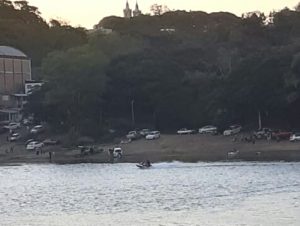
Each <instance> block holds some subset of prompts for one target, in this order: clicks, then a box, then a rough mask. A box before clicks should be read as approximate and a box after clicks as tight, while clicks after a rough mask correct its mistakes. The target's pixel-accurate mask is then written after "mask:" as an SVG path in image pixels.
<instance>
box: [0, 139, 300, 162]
mask: <svg viewBox="0 0 300 226" xmlns="http://www.w3.org/2000/svg"><path fill="white" fill-rule="evenodd" d="M95 146H96V149H97V150H98V149H99V150H100V149H101V148H102V149H103V151H96V153H94V154H88V155H81V154H80V150H79V149H78V148H63V147H61V146H47V147H44V148H43V154H39V155H37V154H36V152H35V151H27V150H26V149H25V146H24V145H23V144H15V143H7V144H2V145H1V146H0V164H1V165H11V164H23V163H37V164H39V163H43V164H44V163H55V164H75V163H110V162H111V158H110V156H109V153H108V149H109V148H112V147H117V146H120V147H121V148H122V149H123V158H122V159H120V160H115V161H114V162H132V163H136V162H140V161H143V160H145V159H150V160H151V161H152V162H165V161H167V162H168V161H182V162H198V161H226V160H243V161H300V142H299V143H292V142H289V141H281V142H276V141H270V142H269V141H266V140H257V141H256V142H255V144H253V143H247V142H242V141H236V142H234V141H233V138H232V137H224V136H211V135H200V134H195V135H162V136H161V138H160V139H157V140H149V141H148V140H145V139H140V140H136V141H132V142H130V143H127V144H106V145H101V144H98V145H95ZM10 147H13V151H12V152H11V150H10ZM233 150H238V151H239V153H238V155H236V156H234V157H233V158H228V152H231V151H233ZM49 152H52V156H51V157H52V159H51V161H50V158H49V157H50V156H49Z"/></svg>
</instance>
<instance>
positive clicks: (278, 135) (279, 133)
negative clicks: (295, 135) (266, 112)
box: [272, 130, 292, 140]
mask: <svg viewBox="0 0 300 226" xmlns="http://www.w3.org/2000/svg"><path fill="white" fill-rule="evenodd" d="M291 135H292V132H288V131H283V130H274V131H273V132H272V138H273V139H275V140H288V139H290V137H291Z"/></svg>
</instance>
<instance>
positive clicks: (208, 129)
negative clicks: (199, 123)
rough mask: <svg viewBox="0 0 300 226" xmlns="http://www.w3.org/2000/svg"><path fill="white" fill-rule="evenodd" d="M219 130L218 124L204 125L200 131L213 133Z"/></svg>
mask: <svg viewBox="0 0 300 226" xmlns="http://www.w3.org/2000/svg"><path fill="white" fill-rule="evenodd" d="M217 131H218V128H217V127H216V126H204V127H202V128H200V129H199V133H211V134H216V133H217Z"/></svg>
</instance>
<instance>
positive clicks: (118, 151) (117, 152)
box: [113, 147, 123, 159]
mask: <svg viewBox="0 0 300 226" xmlns="http://www.w3.org/2000/svg"><path fill="white" fill-rule="evenodd" d="M113 150H114V151H113V156H114V158H118V159H120V158H122V156H123V151H122V149H121V148H120V147H116V148H114V149H113Z"/></svg>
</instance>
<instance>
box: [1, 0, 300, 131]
mask: <svg viewBox="0 0 300 226" xmlns="http://www.w3.org/2000/svg"><path fill="white" fill-rule="evenodd" d="M0 2H1V3H0V8H1V9H0V10H2V11H1V12H3V7H8V8H9V9H11V8H12V6H11V4H9V3H5V2H9V1H3V0H2V1H0ZM7 4H8V5H7ZM16 6H17V5H16V3H15V7H16ZM8 8H5V9H4V12H8V11H7V9H8ZM11 10H12V11H16V12H18V13H17V14H13V13H11V14H9V13H7V14H8V15H10V16H12V15H14V18H18V19H14V20H13V21H14V22H11V23H13V24H14V25H9V26H8V25H7V23H8V22H7V21H4V19H2V17H5V18H7V20H10V19H8V16H3V13H0V15H1V17H0V27H1V34H0V41H1V43H2V44H3V43H4V44H9V45H13V46H16V47H18V48H21V49H23V50H24V51H25V52H27V53H28V54H29V55H32V58H33V63H34V64H38V62H40V61H41V60H42V59H43V63H42V71H41V76H42V78H43V79H44V80H45V81H47V82H46V85H45V86H44V87H43V89H42V90H41V91H40V92H37V93H35V94H34V95H33V96H31V101H30V104H29V105H28V106H27V110H28V111H31V112H33V113H34V114H35V115H36V117H39V118H40V119H41V120H46V121H48V122H50V123H52V124H53V125H56V126H57V127H61V128H62V129H65V130H69V129H73V130H75V131H78V132H80V133H82V134H85V135H96V136H97V135H100V134H103V132H106V131H107V130H108V129H117V130H118V131H119V130H127V129H129V128H132V127H144V126H148V127H153V128H154V127H155V128H158V129H161V130H166V131H167V130H172V129H174V128H179V127H182V126H187V127H195V128H196V127H199V126H202V125H205V124H211V123H213V124H216V125H218V126H221V127H225V126H228V124H231V123H241V124H242V125H250V126H251V125H252V126H253V125H255V126H256V125H257V115H258V113H260V115H261V116H262V122H263V125H264V126H272V127H276V126H279V125H280V126H286V127H293V128H295V127H298V128H299V127H300V118H299V115H300V105H299V104H300V96H299V91H300V90H299V81H300V12H298V11H297V10H289V9H283V10H281V11H279V12H273V13H272V14H271V15H270V17H268V18H266V17H265V16H264V15H263V14H262V13H258V12H255V13H247V14H244V15H243V17H237V16H235V15H233V14H230V13H211V14H207V13H205V12H184V11H173V12H166V13H164V14H162V15H157V16H148V15H143V16H139V17H134V18H131V19H124V18H119V17H107V18H104V19H103V20H101V21H100V22H99V24H98V25H97V26H95V27H97V28H107V29H112V30H113V32H112V33H110V34H103V33H102V30H101V29H99V30H98V31H94V32H93V33H91V34H90V35H89V36H88V38H87V40H85V36H84V35H83V34H82V33H81V30H80V29H79V30H78V29H76V28H72V27H69V26H62V25H60V24H57V23H56V22H57V21H52V24H51V25H48V24H46V23H45V22H44V21H43V19H42V18H40V16H39V14H38V13H37V11H36V10H37V9H35V10H34V9H31V10H29V11H28V9H26V10H25V9H22V8H18V7H17V8H15V9H13V8H12V9H11ZM22 10H25V11H26V13H27V14H26V15H28V16H29V15H31V16H33V18H31V17H29V18H28V20H29V19H30V18H31V19H32V20H33V21H34V22H29V23H27V22H26V23H25V24H26V26H28V29H29V30H30V31H28V32H27V33H26V31H27V29H25V28H22V27H23V25H24V24H22V23H23V20H21V19H20V18H23V17H22V15H23V14H20V11H22ZM4 26H7V29H6V30H5V29H3V27H4ZM20 29H21V31H22V32H25V35H22V36H18V35H16V34H17V33H18V32H20ZM2 31H5V32H2ZM69 32H70V33H69ZM49 34H51V35H52V36H51V37H49ZM68 35H71V36H72V40H73V41H74V42H70V40H69V38H68ZM27 36H28V37H27ZM29 37H30V38H29ZM34 38H36V39H37V40H36V43H32V42H29V41H28V39H31V40H32V39H34ZM46 43H47V44H46ZM28 46H30V47H28ZM72 46H74V48H71V49H70V47H72ZM50 50H59V51H54V52H52V53H51V54H48V55H47V57H44V56H45V54H46V53H48V52H49V51H50ZM132 113H134V117H135V124H134V125H133V124H132V123H133V122H132Z"/></svg>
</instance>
